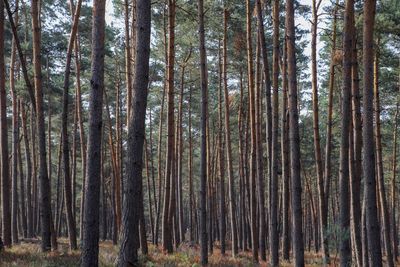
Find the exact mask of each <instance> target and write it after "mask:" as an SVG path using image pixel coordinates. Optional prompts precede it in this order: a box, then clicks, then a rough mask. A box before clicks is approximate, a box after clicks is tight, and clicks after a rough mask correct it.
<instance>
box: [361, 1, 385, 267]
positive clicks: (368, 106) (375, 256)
mask: <svg viewBox="0 0 400 267" xmlns="http://www.w3.org/2000/svg"><path fill="white" fill-rule="evenodd" d="M375 8H376V0H366V1H365V4H364V23H363V63H364V79H363V81H364V90H363V111H364V113H363V129H362V130H363V146H364V149H363V173H364V179H365V183H364V184H365V186H364V197H365V201H366V203H365V205H366V207H365V209H366V225H367V239H368V247H369V263H370V266H374V267H380V266H382V251H381V242H380V226H379V222H378V211H377V204H376V203H377V202H376V201H377V199H376V193H377V192H376V179H375V151H374V149H375V145H374V127H373V115H374V114H373V99H374V96H373V88H374V87H373V86H374V85H373V65H374V64H373V61H374V51H373V45H374V40H373V34H374V23H375ZM372 244H373V245H372Z"/></svg>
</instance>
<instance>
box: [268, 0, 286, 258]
mask: <svg viewBox="0 0 400 267" xmlns="http://www.w3.org/2000/svg"><path fill="white" fill-rule="evenodd" d="M273 28H274V33H273V46H274V49H273V67H272V69H273V70H272V72H273V78H272V84H273V86H272V87H273V97H272V144H271V150H272V153H271V155H272V157H271V163H272V167H271V188H270V194H271V195H270V201H271V207H270V214H271V218H270V224H269V225H270V227H269V228H270V229H269V243H270V253H271V261H270V263H271V265H272V266H278V264H279V234H278V231H279V230H278V160H279V146H278V134H279V133H278V129H279V113H278V112H279V111H278V109H279V99H278V97H279V96H278V94H279V93H278V89H279V88H278V87H279V85H278V83H279V80H278V79H279V0H275V1H274V4H273ZM283 116H285V114H283Z"/></svg>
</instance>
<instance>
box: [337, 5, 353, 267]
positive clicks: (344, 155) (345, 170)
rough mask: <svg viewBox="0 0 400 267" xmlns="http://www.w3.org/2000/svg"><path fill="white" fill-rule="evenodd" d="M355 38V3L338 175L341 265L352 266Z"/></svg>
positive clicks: (346, 47)
mask: <svg viewBox="0 0 400 267" xmlns="http://www.w3.org/2000/svg"><path fill="white" fill-rule="evenodd" d="M353 38H354V1H353V0H347V1H346V7H345V19H344V36H343V88H342V113H341V117H342V118H341V139H340V172H339V190H340V204H339V210H340V214H339V216H340V217H339V218H340V219H339V220H340V265H341V266H349V265H350V264H351V244H350V201H349V200H350V192H349V188H350V183H349V180H350V179H349V129H350V118H351V117H350V115H351V110H350V104H351V103H350V100H351V98H350V97H351V95H350V92H351V82H352V77H351V68H352V52H353V51H352V50H353V49H352V44H353Z"/></svg>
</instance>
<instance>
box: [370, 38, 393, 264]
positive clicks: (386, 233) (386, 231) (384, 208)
mask: <svg viewBox="0 0 400 267" xmlns="http://www.w3.org/2000/svg"><path fill="white" fill-rule="evenodd" d="M379 45H380V39H379V37H378V42H377V47H379ZM378 83H379V52H378V51H375V60H374V99H375V101H374V111H375V140H376V141H375V142H376V143H375V146H376V160H377V177H376V179H378V190H379V199H380V204H381V213H382V221H381V222H382V226H383V229H382V230H383V237H384V238H383V239H384V242H385V251H386V262H387V264H388V266H389V267H393V266H394V262H393V253H392V242H391V235H390V219H389V211H388V204H387V200H386V192H385V179H384V170H383V156H382V135H381V118H380V116H381V112H380V109H381V107H380V99H379V87H378Z"/></svg>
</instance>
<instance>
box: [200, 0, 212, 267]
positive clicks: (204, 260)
mask: <svg viewBox="0 0 400 267" xmlns="http://www.w3.org/2000/svg"><path fill="white" fill-rule="evenodd" d="M197 4H198V20H199V50H200V88H201V118H200V129H201V130H200V131H201V134H200V135H201V138H200V262H201V265H203V266H206V265H207V264H208V255H207V252H208V250H207V199H206V198H207V178H210V177H207V165H208V162H207V117H208V80H207V55H206V47H205V36H204V35H205V33H204V32H205V30H204V6H203V5H204V4H203V0H198V2H197Z"/></svg>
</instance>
